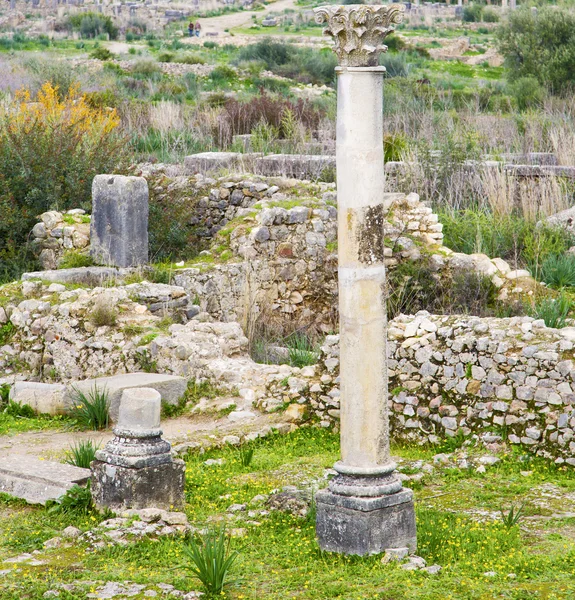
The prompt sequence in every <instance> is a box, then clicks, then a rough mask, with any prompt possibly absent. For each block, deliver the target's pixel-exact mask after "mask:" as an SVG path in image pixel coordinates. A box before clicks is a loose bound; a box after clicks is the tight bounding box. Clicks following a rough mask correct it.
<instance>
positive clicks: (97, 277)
mask: <svg viewBox="0 0 575 600" xmlns="http://www.w3.org/2000/svg"><path fill="white" fill-rule="evenodd" d="M128 273H130V271H127V270H125V269H115V268H114V267H78V268H75V269H54V270H49V271H32V272H30V273H24V274H23V275H22V281H32V280H33V279H41V280H42V281H48V282H50V283H64V284H66V283H76V284H80V285H87V286H90V287H96V286H100V285H102V284H103V283H105V282H107V281H110V280H112V279H117V280H121V279H122V278H123V277H125V276H126V275H127V274H128Z"/></svg>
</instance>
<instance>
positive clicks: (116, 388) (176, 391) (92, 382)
mask: <svg viewBox="0 0 575 600" xmlns="http://www.w3.org/2000/svg"><path fill="white" fill-rule="evenodd" d="M94 387H96V388H97V389H98V390H103V389H106V390H107V391H108V394H109V399H110V418H111V419H112V421H114V422H115V421H117V420H118V412H119V408H120V398H121V397H122V392H123V391H124V390H127V389H131V388H142V387H145V388H152V389H154V390H156V391H158V392H159V393H160V394H161V396H162V402H165V403H167V404H177V403H178V401H179V399H180V398H181V397H182V396H183V395H184V393H185V391H186V389H187V387H188V380H187V379H186V378H185V377H179V376H177V375H162V374H159V373H126V374H124V375H114V376H112V377H97V378H96V379H85V380H83V381H77V382H75V383H71V384H69V385H68V386H67V387H66V393H65V403H66V405H67V406H72V404H73V402H74V398H75V393H74V390H78V391H80V392H83V393H84V394H89V393H90V392H91V391H92V390H93V389H94Z"/></svg>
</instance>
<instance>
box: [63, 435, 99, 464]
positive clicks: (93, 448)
mask: <svg viewBox="0 0 575 600" xmlns="http://www.w3.org/2000/svg"><path fill="white" fill-rule="evenodd" d="M99 448H100V445H99V444H97V445H96V444H94V442H92V440H87V441H82V442H79V443H77V444H74V445H73V446H72V447H71V448H70V450H68V456H67V457H66V463H67V464H69V465H74V466H75V467H81V468H82V469H89V468H90V463H91V462H92V461H93V460H94V459H95V458H96V452H97V451H98V449H99Z"/></svg>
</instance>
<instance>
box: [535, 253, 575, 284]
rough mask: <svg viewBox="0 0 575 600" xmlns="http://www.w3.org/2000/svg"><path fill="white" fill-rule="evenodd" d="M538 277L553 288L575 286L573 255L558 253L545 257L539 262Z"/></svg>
mask: <svg viewBox="0 0 575 600" xmlns="http://www.w3.org/2000/svg"><path fill="white" fill-rule="evenodd" d="M538 278H539V279H541V280H542V281H544V282H545V283H546V284H547V285H549V286H550V287H552V288H555V289H562V288H565V287H575V256H574V255H573V254H559V255H551V256H549V257H547V258H546V259H545V260H543V262H542V263H541V268H540V272H539V273H538Z"/></svg>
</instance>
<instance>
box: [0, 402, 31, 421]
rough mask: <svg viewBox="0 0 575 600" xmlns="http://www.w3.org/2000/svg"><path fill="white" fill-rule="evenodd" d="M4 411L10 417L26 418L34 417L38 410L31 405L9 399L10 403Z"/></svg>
mask: <svg viewBox="0 0 575 600" xmlns="http://www.w3.org/2000/svg"><path fill="white" fill-rule="evenodd" d="M2 412H3V413H4V414H5V415H9V416H10V417H24V418H25V419H32V418H33V417H35V416H36V412H35V411H34V409H33V408H32V407H31V406H29V405H28V404H21V403H20V402H16V401H14V400H8V404H7V405H6V406H5V408H4V410H3V411H2Z"/></svg>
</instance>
